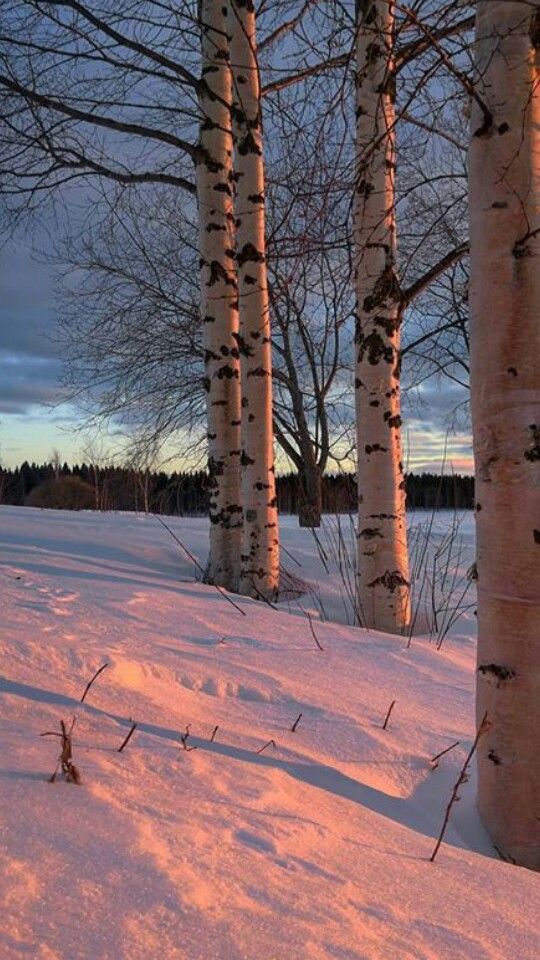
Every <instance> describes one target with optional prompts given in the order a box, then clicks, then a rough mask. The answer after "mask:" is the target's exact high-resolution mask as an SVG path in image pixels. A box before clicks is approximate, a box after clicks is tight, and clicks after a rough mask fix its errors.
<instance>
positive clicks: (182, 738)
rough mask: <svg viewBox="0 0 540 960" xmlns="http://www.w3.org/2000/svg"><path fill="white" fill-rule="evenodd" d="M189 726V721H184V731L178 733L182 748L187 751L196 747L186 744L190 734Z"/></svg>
mask: <svg viewBox="0 0 540 960" xmlns="http://www.w3.org/2000/svg"><path fill="white" fill-rule="evenodd" d="M190 727H191V724H190V723H186V732H185V733H181V734H180V743H181V744H182V746H183V748H184V750H187V751H188V753H189V751H190V750H196V749H197V747H188V745H187V742H188V739H189V737H190V736H191V733H190Z"/></svg>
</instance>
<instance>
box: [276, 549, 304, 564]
mask: <svg viewBox="0 0 540 960" xmlns="http://www.w3.org/2000/svg"><path fill="white" fill-rule="evenodd" d="M279 549H280V550H281V552H282V553H286V554H287V556H288V557H289V558H290V559H291V560H292V562H293V563H295V564H296V566H297V567H301V566H302V564H301V563H300V561H299V560H297V559H296V557H295V556H293V554H292V553H291V551H290V550H287V548H286V547H284V546H283V544H282V543H280V545H279Z"/></svg>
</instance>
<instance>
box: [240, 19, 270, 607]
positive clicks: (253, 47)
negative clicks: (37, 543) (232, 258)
mask: <svg viewBox="0 0 540 960" xmlns="http://www.w3.org/2000/svg"><path fill="white" fill-rule="evenodd" d="M230 21H231V23H230V29H231V37H232V39H231V63H232V74H233V83H234V106H233V127H234V136H235V171H234V172H235V181H236V203H235V212H236V243H237V253H236V263H237V269H238V293H239V306H240V331H239V334H238V346H239V351H240V369H241V385H242V429H241V434H242V454H241V465H242V502H243V506H244V534H243V546H242V569H241V592H242V593H244V594H251V595H253V596H255V597H257V596H259V595H260V594H262V595H263V596H266V597H269V596H273V595H275V594H276V592H277V589H278V584H279V537H278V517H277V498H276V486H275V468H274V443H273V430H272V354H271V343H270V312H269V296H268V279H267V265H266V240H265V216H264V211H265V199H264V191H265V181H264V164H263V148H262V113H261V93H260V80H259V70H258V65H257V40H256V33H255V10H254V6H253V4H252V3H251V2H249V0H231V5H230Z"/></svg>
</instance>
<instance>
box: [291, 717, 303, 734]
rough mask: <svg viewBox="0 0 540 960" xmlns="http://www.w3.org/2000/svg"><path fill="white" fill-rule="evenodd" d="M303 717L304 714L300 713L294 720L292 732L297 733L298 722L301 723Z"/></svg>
mask: <svg viewBox="0 0 540 960" xmlns="http://www.w3.org/2000/svg"><path fill="white" fill-rule="evenodd" d="M301 719H302V714H301V713H299V714H298V716H297V718H296V720H295V721H294V723H293V725H292V727H291V733H296V728H297V726H298V724H299V723H300V720H301Z"/></svg>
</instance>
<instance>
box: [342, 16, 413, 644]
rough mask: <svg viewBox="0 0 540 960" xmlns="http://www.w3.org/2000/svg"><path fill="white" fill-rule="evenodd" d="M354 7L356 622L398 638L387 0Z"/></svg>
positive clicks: (402, 594)
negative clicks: (358, 615)
mask: <svg viewBox="0 0 540 960" xmlns="http://www.w3.org/2000/svg"><path fill="white" fill-rule="evenodd" d="M357 9H358V18H359V19H358V24H357V50H356V62H357V90H356V108H357V119H356V138H357V142H356V149H357V168H356V183H355V211H354V243H355V284H356V300H357V307H356V309H357V320H356V324H357V325H356V338H355V340H356V351H357V355H356V380H355V394H356V424H357V461H358V531H357V537H358V557H357V564H358V601H359V609H360V613H361V617H362V622H363V625H364V626H367V627H372V628H375V629H377V630H384V631H387V632H390V633H399V632H400V631H401V630H402V628H404V627H405V626H406V625H407V623H408V622H409V618H410V602H409V566H408V556H407V532H406V522H405V481H404V474H403V463H402V453H401V405H400V361H399V329H400V322H401V308H400V290H399V284H398V280H397V277H396V272H395V259H396V222H395V184H394V178H395V134H394V124H395V109H394V99H395V75H394V64H393V53H392V51H393V40H394V38H393V33H394V14H393V4H392V3H391V2H388V0H360V2H359V3H358V8H357Z"/></svg>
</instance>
